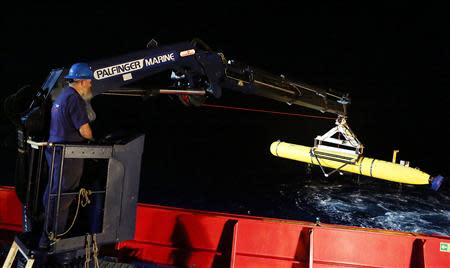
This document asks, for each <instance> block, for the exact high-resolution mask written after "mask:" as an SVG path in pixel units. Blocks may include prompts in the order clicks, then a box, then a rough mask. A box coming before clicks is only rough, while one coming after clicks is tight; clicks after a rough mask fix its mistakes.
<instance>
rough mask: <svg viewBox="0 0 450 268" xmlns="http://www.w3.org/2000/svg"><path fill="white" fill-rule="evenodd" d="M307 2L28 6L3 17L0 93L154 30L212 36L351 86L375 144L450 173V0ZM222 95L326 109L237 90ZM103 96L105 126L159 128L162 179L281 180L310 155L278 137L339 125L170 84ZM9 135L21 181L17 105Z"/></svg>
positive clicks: (165, 36)
mask: <svg viewBox="0 0 450 268" xmlns="http://www.w3.org/2000/svg"><path fill="white" fill-rule="evenodd" d="M294 2H298V1H292V3H291V2H289V1H278V3H277V4H262V2H261V3H260V4H256V3H255V4H241V3H239V1H228V2H227V3H226V4H220V3H216V2H215V3H212V2H210V3H209V4H205V5H195V4H192V3H189V4H188V3H183V2H181V1H180V2H167V1H164V4H156V5H155V4H154V3H155V1H151V2H149V3H148V4H146V5H145V6H144V5H143V4H142V3H141V4H139V5H137V4H136V3H134V4H131V3H127V2H123V3H122V4H120V5H119V4H114V5H110V4H108V5H105V6H103V5H100V4H96V5H90V6H87V7H86V6H82V7H79V6H77V5H75V4H63V3H59V4H36V3H34V4H32V5H26V4H23V5H20V6H19V5H16V6H15V7H12V8H9V9H8V8H7V9H5V10H4V11H3V12H2V15H1V17H0V25H1V32H2V38H1V39H2V41H1V42H0V63H1V68H0V71H1V78H2V89H1V96H0V98H1V100H2V102H3V99H4V98H5V97H6V96H7V95H9V94H11V93H13V92H15V91H16V90H17V89H18V88H20V87H21V86H23V85H26V84H31V85H33V86H35V87H39V86H40V85H41V84H42V83H43V81H44V80H45V78H46V76H47V74H48V72H49V70H50V69H52V68H58V67H63V66H66V67H68V66H70V65H71V64H72V63H74V62H79V61H91V60H98V59H101V58H106V57H111V56H117V55H120V54H124V53H129V52H132V51H135V50H140V49H142V48H145V46H146V44H147V42H148V41H149V40H151V39H152V38H153V39H156V40H157V41H158V42H159V44H160V45H165V44H172V43H176V42H180V41H189V40H191V39H193V38H200V39H202V40H203V41H205V42H206V43H207V44H208V45H209V46H210V47H211V48H212V49H213V50H215V51H218V52H223V53H224V54H225V56H226V57H227V58H228V59H235V60H238V61H241V62H245V63H247V64H249V65H252V66H255V67H258V68H260V69H263V70H267V71H269V72H271V73H273V74H284V75H286V76H287V77H288V78H291V79H293V80H297V81H302V82H306V83H309V84H312V85H316V86H318V87H322V88H332V89H335V90H339V91H342V92H348V93H349V94H350V97H351V98H352V104H351V106H350V110H349V119H348V121H349V124H350V126H351V128H352V129H353V131H354V132H355V133H356V134H357V136H358V138H359V139H360V140H361V141H362V143H363V144H364V145H365V147H366V151H365V155H366V156H368V157H373V158H380V159H384V160H388V161H390V160H391V158H392V150H393V149H399V150H400V153H399V155H398V157H399V159H404V160H409V161H410V162H411V165H412V166H417V167H420V168H421V169H422V170H424V171H426V172H428V173H430V174H432V175H436V174H443V175H445V176H449V174H450V165H449V163H448V160H449V157H448V151H449V149H450V146H449V137H450V127H449V120H448V118H449V116H450V112H449V107H450V95H449V93H448V90H449V88H450V84H449V82H450V68H449V67H450V42H449V33H450V31H449V30H450V16H449V10H450V8H449V6H448V4H439V5H438V4H433V3H426V4H425V3H422V4H421V5H418V4H410V3H406V1H405V2H403V1H400V2H401V3H400V2H398V1H391V2H392V3H386V4H381V3H379V2H377V3H376V5H375V4H368V3H363V2H360V3H358V4H349V3H348V4H343V3H333V4H324V3H314V4H313V3H309V4H298V3H296V4H295V5H294V4H293V3H294ZM316 2H319V1H316ZM83 5H84V4H83ZM140 5H142V6H140ZM147 5H150V6H147ZM213 5H214V7H213ZM209 102H210V103H215V104H220V105H234V106H240V107H251V108H257V109H276V110H278V111H283V112H293V113H303V114H312V115H322V114H320V113H319V112H316V111H313V110H308V109H306V108H302V107H293V106H287V105H282V104H278V103H276V104H274V101H271V100H267V99H262V98H259V97H252V96H247V95H239V94H236V93H225V95H224V97H223V98H222V99H219V100H210V101H209ZM93 105H94V109H95V110H96V112H97V121H96V122H95V124H93V128H94V130H97V135H102V134H105V133H106V132H107V131H109V130H112V129H118V128H127V129H136V130H137V131H141V132H145V133H146V135H147V140H146V143H147V146H146V151H145V156H144V160H145V161H148V162H147V164H146V165H147V166H155V168H147V169H144V172H145V174H146V175H147V176H148V177H152V180H166V181H167V180H170V179H171V178H172V179H174V180H175V178H177V179H180V178H181V179H189V180H193V179H198V178H203V180H210V178H212V179H211V180H214V178H220V179H222V178H227V177H228V178H232V177H233V176H235V175H236V174H237V173H241V174H244V175H246V176H247V177H249V178H250V177H252V178H253V177H257V178H262V177H263V178H264V179H265V180H271V179H278V177H277V174H284V173H285V172H291V173H292V172H296V171H295V168H296V167H295V165H294V164H292V163H291V162H290V161H289V160H282V159H276V158H275V157H272V156H271V155H270V152H269V146H270V143H271V142H272V141H275V140H278V139H281V140H284V141H288V142H293V143H299V144H304V145H309V146H311V145H312V144H313V139H314V137H315V136H316V135H318V134H323V133H324V132H325V131H327V130H328V129H330V128H332V127H333V126H334V122H333V121H332V120H319V119H308V118H297V117H287V116H276V115H270V114H260V113H250V112H236V111H227V110H214V109H208V108H188V107H184V106H183V105H182V104H181V103H180V102H179V101H178V100H176V99H171V98H168V97H166V96H161V97H159V98H158V99H151V100H147V101H144V102H143V101H141V100H138V99H123V98H118V97H105V96H100V97H96V98H95V99H94V100H93ZM328 116H332V115H328ZM0 137H1V140H2V143H1V144H0V150H1V152H2V164H1V166H2V167H3V168H4V170H3V171H2V177H3V176H6V177H5V178H2V180H3V179H5V180H6V181H8V179H9V178H10V177H12V174H13V168H12V167H13V165H14V150H15V149H14V145H15V144H14V143H15V133H14V128H13V126H12V125H11V124H9V123H8V121H7V119H6V118H5V116H4V114H3V113H2V114H1V117H0ZM288 162H289V163H288ZM286 169H291V170H290V171H286ZM292 169H294V170H292ZM150 174H151V175H150ZM244 177H245V176H244ZM205 178H208V179H205ZM146 179H147V178H146ZM9 181H11V180H9ZM250 183H251V182H250Z"/></svg>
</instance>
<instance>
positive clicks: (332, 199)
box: [140, 174, 450, 235]
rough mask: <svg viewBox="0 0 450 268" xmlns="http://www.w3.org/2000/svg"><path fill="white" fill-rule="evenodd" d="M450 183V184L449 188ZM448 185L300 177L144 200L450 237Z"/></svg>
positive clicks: (154, 191) (160, 192)
mask: <svg viewBox="0 0 450 268" xmlns="http://www.w3.org/2000/svg"><path fill="white" fill-rule="evenodd" d="M447 183H448V182H447ZM445 186H446V185H443V186H442V189H441V191H439V192H434V191H432V190H429V189H428V188H427V187H426V186H410V185H401V186H400V185H399V184H397V183H391V182H384V181H379V180H376V179H371V178H366V177H359V178H358V177H357V176H352V175H347V176H346V175H344V176H339V175H338V176H336V177H333V178H327V179H325V178H323V177H322V176H321V175H320V174H314V177H301V176H299V177H297V181H295V182H289V183H276V182H273V181H272V182H267V181H266V182H265V183H257V184H249V183H241V184H240V183H235V184H233V185H232V186H230V185H228V186H225V185H217V184H214V183H211V184H209V185H204V186H201V187H199V186H197V187H189V186H188V185H187V184H183V185H181V184H179V185H171V186H167V185H165V186H162V185H159V186H155V187H150V188H147V189H146V190H145V192H143V193H141V198H140V199H141V200H142V201H144V202H149V203H157V204H161V205H169V206H177V207H185V208H194V209H204V210H210V211H220V212H229V213H237V214H246V215H255V216H266V217H275V218H284V219H292V220H303V221H317V220H320V222H322V223H333V224H342V225H347V226H359V227H365V228H379V229H386V230H398V231H405V232H418V233H424V234H438V235H450V197H449V195H448V191H447V189H445Z"/></svg>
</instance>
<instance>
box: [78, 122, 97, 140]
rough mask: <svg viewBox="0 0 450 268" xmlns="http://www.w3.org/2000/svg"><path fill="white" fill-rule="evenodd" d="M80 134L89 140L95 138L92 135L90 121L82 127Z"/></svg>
mask: <svg viewBox="0 0 450 268" xmlns="http://www.w3.org/2000/svg"><path fill="white" fill-rule="evenodd" d="M80 134H81V136H82V137H83V138H85V139H87V140H94V137H93V136H92V129H91V127H90V126H89V123H86V124H84V125H82V126H81V127H80Z"/></svg>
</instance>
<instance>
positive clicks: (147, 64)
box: [43, 41, 350, 116]
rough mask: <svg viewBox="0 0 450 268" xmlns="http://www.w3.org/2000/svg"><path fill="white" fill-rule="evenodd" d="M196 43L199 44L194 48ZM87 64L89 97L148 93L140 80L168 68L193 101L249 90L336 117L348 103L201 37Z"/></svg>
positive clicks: (56, 75) (49, 87)
mask: <svg viewBox="0 0 450 268" xmlns="http://www.w3.org/2000/svg"><path fill="white" fill-rule="evenodd" d="M199 44H200V45H202V46H203V48H199ZM89 65H90V66H91V68H92V70H93V72H94V78H95V79H94V80H93V81H92V90H93V92H94V95H98V94H118V95H121V94H122V95H130V94H135V95H147V96H149V95H153V94H155V93H158V92H155V90H151V89H149V88H148V85H142V83H140V82H141V81H143V80H145V79H146V78H148V77H151V76H153V75H155V74H157V73H161V72H164V71H171V75H170V78H171V80H172V81H173V83H172V85H171V89H172V90H179V91H174V92H179V93H183V91H184V92H185V95H189V98H190V100H191V103H192V104H194V105H195V104H199V103H201V102H202V101H204V99H205V97H208V96H214V97H216V98H220V96H221V95H222V89H228V90H234V91H238V92H242V93H245V94H254V95H258V96H262V97H265V98H269V99H274V100H277V101H281V102H286V103H289V104H296V105H300V106H304V107H308V108H311V109H314V110H318V111H321V112H329V113H334V114H337V115H341V116H345V115H346V107H347V105H348V104H349V103H350V100H349V98H348V96H347V95H345V94H339V93H333V92H331V91H325V90H322V89H319V88H315V87H312V86H309V85H306V84H303V83H299V82H295V81H291V80H288V79H286V78H285V77H284V76H282V75H280V76H276V75H272V74H269V73H267V72H264V71H261V70H258V69H255V68H253V67H251V66H248V65H245V64H242V63H239V62H236V61H233V60H226V59H225V56H224V55H223V54H221V53H217V52H213V51H212V50H211V49H210V48H209V47H208V46H206V45H204V44H203V43H202V42H201V41H193V42H184V43H178V44H174V45H168V46H164V47H157V46H156V45H154V46H153V47H150V48H148V49H145V50H141V51H137V52H133V53H130V54H126V55H122V56H119V57H114V58H109V59H105V60H99V61H93V62H89ZM67 71H68V70H67V69H66V68H62V69H56V70H53V71H52V72H51V74H50V76H49V77H48V79H47V82H46V83H45V84H44V86H43V89H44V90H45V91H47V92H50V91H53V90H55V89H57V88H58V87H59V88H62V86H63V81H64V80H63V77H64V76H65V74H66V73H67ZM58 82H59V83H58ZM137 84H139V85H137ZM130 85H131V86H130ZM199 95H205V96H199ZM185 100H187V99H185Z"/></svg>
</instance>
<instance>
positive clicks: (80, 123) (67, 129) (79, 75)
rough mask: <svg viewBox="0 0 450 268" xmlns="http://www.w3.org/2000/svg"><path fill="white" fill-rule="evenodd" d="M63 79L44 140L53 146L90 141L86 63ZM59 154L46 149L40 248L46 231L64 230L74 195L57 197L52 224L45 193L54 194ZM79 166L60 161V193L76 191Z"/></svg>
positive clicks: (77, 162) (52, 207)
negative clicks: (45, 185)
mask: <svg viewBox="0 0 450 268" xmlns="http://www.w3.org/2000/svg"><path fill="white" fill-rule="evenodd" d="M65 78H66V79H67V81H68V86H66V87H65V88H64V89H63V90H62V92H61V93H60V95H59V96H58V97H57V98H56V99H55V100H54V102H53V105H52V109H51V119H50V133H49V140H48V141H49V142H51V143H55V144H64V143H72V144H73V143H81V142H84V141H87V140H88V141H89V140H93V135H92V130H91V127H90V126H89V122H90V120H89V117H90V116H89V115H88V111H87V108H89V107H87V105H88V102H87V101H88V100H90V99H91V98H92V90H91V80H92V79H93V73H92V70H91V68H90V67H89V65H88V64H86V63H76V64H73V65H72V66H71V68H70V70H69V73H68V74H67V75H66V76H65ZM91 119H92V116H91ZM54 148H55V153H54ZM61 153H62V150H61V147H59V146H55V147H50V146H49V147H47V149H46V151H45V156H46V159H47V163H48V166H49V174H51V173H52V170H53V179H52V183H51V185H50V180H49V183H48V184H47V187H46V189H45V193H44V198H43V199H44V200H43V201H44V207H45V214H46V217H47V221H46V223H45V225H46V227H44V232H43V234H42V236H41V239H40V242H39V246H40V247H41V248H46V247H47V246H48V243H49V233H47V232H50V231H51V230H53V229H55V228H56V230H55V231H56V234H53V238H56V237H57V235H58V234H62V233H63V232H64V231H65V230H66V227H67V226H66V225H67V219H68V216H69V207H70V205H71V203H72V202H73V200H74V198H75V196H74V195H70V196H67V195H66V196H62V197H61V199H60V204H59V210H58V217H57V219H56V222H55V214H56V213H55V210H56V198H53V197H52V198H50V200H49V199H48V197H49V191H50V193H51V194H57V193H58V188H59V176H60V172H59V171H60V169H61V157H62V156H61ZM53 154H54V156H53ZM52 163H53V168H52ZM83 165H84V162H83V159H78V158H66V159H64V162H63V168H62V169H63V170H62V178H61V186H60V187H61V188H60V191H61V193H65V192H74V191H75V190H76V189H77V187H78V186H79V183H80V179H81V176H82V173H83ZM54 223H56V225H57V226H53V225H54Z"/></svg>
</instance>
